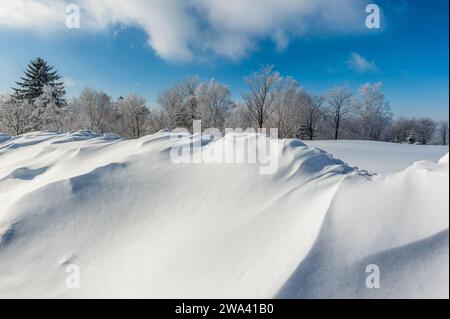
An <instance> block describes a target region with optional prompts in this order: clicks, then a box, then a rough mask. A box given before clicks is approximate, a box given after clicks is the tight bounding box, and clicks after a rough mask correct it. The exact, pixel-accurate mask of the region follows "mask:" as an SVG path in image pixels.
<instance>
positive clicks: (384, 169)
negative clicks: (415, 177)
mask: <svg viewBox="0 0 450 319" xmlns="http://www.w3.org/2000/svg"><path fill="white" fill-rule="evenodd" d="M305 143H306V144H308V145H309V146H311V147H315V148H319V149H322V150H325V151H327V152H329V153H331V154H333V155H334V156H336V157H337V158H340V159H343V160H345V161H346V162H347V163H348V164H349V165H351V166H356V167H359V168H361V169H365V170H367V171H370V172H373V173H382V174H386V173H392V172H400V171H402V170H404V169H406V168H407V167H409V166H411V165H412V164H414V163H415V162H417V161H420V160H428V161H432V162H436V161H438V160H439V159H440V158H441V157H442V156H444V155H445V154H447V153H448V146H436V145H411V144H398V143H385V142H375V141H352V140H337V141H327V140H317V141H305Z"/></svg>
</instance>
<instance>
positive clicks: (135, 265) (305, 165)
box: [0, 131, 449, 298]
mask: <svg viewBox="0 0 450 319" xmlns="http://www.w3.org/2000/svg"><path fill="white" fill-rule="evenodd" d="M173 137H174V135H172V134H171V133H169V132H165V131H161V132H159V133H157V134H154V135H150V136H145V137H143V138H141V139H138V140H123V139H120V138H119V137H117V136H112V135H107V136H98V135H95V134H92V133H91V132H88V131H82V132H77V133H74V134H57V133H55V132H35V133H32V134H27V135H23V136H20V137H16V138H12V139H8V140H6V141H4V142H3V143H2V144H0V297H3V298H14V297H21V298H24V297H44V298H50V297H57V298H85V297H101V298H120V297H150V298H164V297H172V298H182V297H183V298H272V297H282V298H284V297H288V298H291V297H294V298H316V297H332V298H337V297H361V298H378V297H442V298H448V294H449V293H448V270H449V262H448V204H449V202H448V190H449V189H448V187H449V186H448V176H449V175H448V174H449V173H448V155H447V161H441V162H440V163H433V162H429V161H422V162H418V163H416V164H414V165H412V166H410V167H409V168H407V169H406V170H404V171H402V172H399V173H395V174H390V175H387V176H384V175H377V176H371V175H369V174H366V173H364V172H363V171H359V170H355V169H354V168H352V167H350V166H348V165H346V164H345V163H344V162H343V161H341V160H339V159H335V158H334V157H333V156H332V155H330V154H328V153H326V152H324V151H321V150H318V149H315V148H311V147H309V146H307V145H305V144H304V143H302V142H300V141H295V140H284V141H278V140H272V141H270V143H271V145H272V146H274V147H275V148H276V149H277V152H276V163H277V169H276V172H275V173H274V174H261V173H260V170H259V168H260V167H258V164H251V163H238V164H237V163H234V164H227V163H219V162H214V161H211V162H210V163H206V162H201V163H186V164H176V163H174V162H173V161H171V158H170V155H171V149H173V147H174V146H175V145H189V146H191V147H192V148H191V154H192V156H195V154H201V155H202V156H204V158H210V157H211V154H218V153H219V150H224V151H225V153H226V152H229V150H230V149H232V146H234V145H236V143H240V142H245V144H246V145H248V146H249V147H248V149H246V150H245V151H244V153H247V152H248V151H249V150H250V149H251V148H252V147H256V148H257V147H258V144H257V143H258V142H257V139H258V136H257V135H255V134H253V135H252V134H230V135H227V136H225V137H224V138H223V139H222V140H220V142H221V143H219V141H211V140H210V139H204V138H203V139H202V137H201V136H190V135H185V136H183V138H182V139H177V140H174V139H173ZM247 155H248V154H240V153H239V151H237V152H235V154H234V156H235V157H238V156H243V157H245V156H247ZM208 156H209V157H208ZM272 156H274V155H272ZM369 264H376V265H378V266H379V268H380V272H381V275H380V280H381V284H380V288H379V289H368V288H367V287H366V285H365V281H366V276H367V275H368V274H367V273H366V267H367V265H369ZM70 265H76V266H77V267H79V270H80V287H79V289H69V288H68V287H67V286H66V279H67V276H68V273H67V272H66V271H67V270H68V268H67V267H68V266H70Z"/></svg>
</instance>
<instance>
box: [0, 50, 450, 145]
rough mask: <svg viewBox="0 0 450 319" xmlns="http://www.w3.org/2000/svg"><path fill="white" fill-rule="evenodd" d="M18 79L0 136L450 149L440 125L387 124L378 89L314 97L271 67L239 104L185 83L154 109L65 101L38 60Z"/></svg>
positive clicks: (105, 99) (214, 88)
mask: <svg viewBox="0 0 450 319" xmlns="http://www.w3.org/2000/svg"><path fill="white" fill-rule="evenodd" d="M21 80H22V81H20V82H17V85H18V88H15V89H14V93H13V94H11V95H8V96H2V97H1V98H0V131H1V130H4V131H6V132H8V133H10V134H13V135H19V134H22V133H25V132H28V131H32V130H45V129H54V130H58V131H76V130H79V129H89V130H92V131H94V132H99V133H103V132H113V133H117V134H119V135H121V136H124V137H128V138H139V137H141V136H143V135H145V134H149V133H153V132H156V131H159V130H161V129H164V128H169V129H173V128H177V127H185V128H187V129H192V122H193V120H202V125H203V127H204V128H206V127H215V128H218V129H223V128H225V127H232V128H249V127H253V128H263V127H276V128H278V129H279V137H280V138H292V137H296V138H302V139H369V140H383V141H393V142H408V143H422V144H428V143H440V144H447V143H448V122H446V121H443V122H441V123H436V122H434V121H432V120H430V119H428V118H421V119H405V118H399V119H396V120H393V115H392V112H391V107H390V105H389V102H388V101H387V100H386V99H385V96H384V95H383V93H382V91H381V85H380V84H366V85H363V86H361V87H360V88H359V89H358V91H357V92H353V91H352V90H350V89H349V88H347V87H336V88H333V89H331V90H330V91H329V92H328V93H326V94H324V95H313V94H311V93H309V92H307V91H305V90H304V89H303V88H302V87H301V86H300V85H299V84H298V83H297V82H296V81H295V80H294V79H292V78H290V77H282V76H281V75H280V74H279V73H278V72H276V71H274V69H273V67H272V66H263V67H262V68H261V69H260V70H259V71H257V72H254V73H252V74H250V75H249V76H248V77H245V82H246V84H247V86H248V90H247V92H245V93H243V94H242V101H240V102H234V101H233V100H232V99H231V93H230V91H229V89H228V87H227V86H226V85H224V84H221V83H219V82H217V81H215V80H208V81H200V80H199V79H198V78H197V77H190V78H187V79H186V80H184V81H183V82H181V83H178V84H175V85H174V86H172V87H170V88H168V89H166V90H164V91H163V92H162V93H161V94H160V96H159V97H158V107H157V108H155V109H153V110H151V109H150V108H149V107H148V106H147V103H146V100H145V99H144V98H143V97H141V96H139V95H136V94H131V95H129V96H127V97H125V98H123V97H120V98H119V99H117V100H116V101H113V99H112V98H111V97H110V96H109V95H108V94H106V93H104V92H101V91H96V90H93V89H90V88H86V89H84V90H83V91H82V92H81V94H80V95H79V96H77V97H74V98H72V99H70V100H69V101H67V100H66V99H65V91H64V85H63V83H62V82H60V76H59V75H58V74H57V72H56V71H54V70H53V68H52V67H51V66H49V65H48V64H47V62H45V61H44V60H43V59H40V58H37V59H35V60H33V61H31V63H30V64H29V65H28V68H27V70H26V71H25V74H24V76H23V77H22V79H21Z"/></svg>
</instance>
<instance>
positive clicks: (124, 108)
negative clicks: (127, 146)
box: [117, 94, 150, 138]
mask: <svg viewBox="0 0 450 319" xmlns="http://www.w3.org/2000/svg"><path fill="white" fill-rule="evenodd" d="M117 109H118V110H117V111H118V114H119V116H120V120H121V122H122V132H123V134H124V135H125V136H126V137H130V138H140V137H142V135H143V134H144V133H145V126H146V124H147V120H148V118H149V116H150V110H149V109H148V108H147V106H146V101H145V98H143V97H141V96H139V95H137V94H130V95H129V96H127V97H126V98H125V99H124V100H122V101H120V102H119V103H118V104H117Z"/></svg>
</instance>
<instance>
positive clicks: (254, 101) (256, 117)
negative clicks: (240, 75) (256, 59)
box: [242, 65, 282, 128]
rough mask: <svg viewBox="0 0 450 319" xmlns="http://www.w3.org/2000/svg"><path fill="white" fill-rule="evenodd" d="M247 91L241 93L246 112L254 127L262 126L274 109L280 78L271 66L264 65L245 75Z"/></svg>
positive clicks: (279, 87)
mask: <svg viewBox="0 0 450 319" xmlns="http://www.w3.org/2000/svg"><path fill="white" fill-rule="evenodd" d="M245 82H246V83H247V86H248V89H249V91H248V92H246V93H244V94H243V95H242V97H243V99H244V102H245V105H246V106H247V109H248V112H249V114H250V116H251V118H252V120H253V123H254V125H255V126H256V127H258V128H262V127H264V125H265V124H267V123H268V122H269V119H270V117H271V115H272V113H273V111H274V104H275V103H274V102H275V100H276V99H277V97H278V95H279V92H280V89H281V84H282V79H281V76H280V74H279V73H278V72H275V71H274V70H273V66H271V65H266V66H263V67H261V69H260V70H259V71H257V72H254V73H252V74H251V75H249V76H247V77H245Z"/></svg>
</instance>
